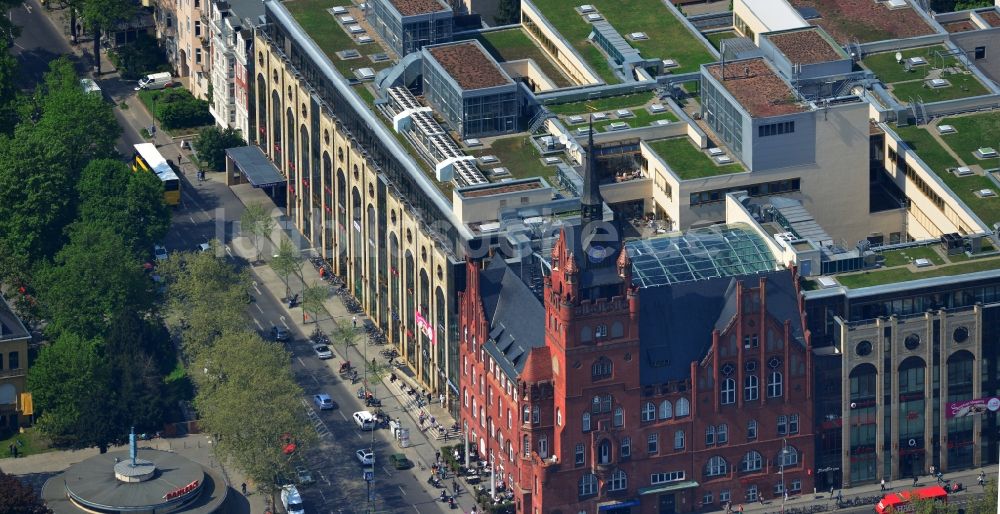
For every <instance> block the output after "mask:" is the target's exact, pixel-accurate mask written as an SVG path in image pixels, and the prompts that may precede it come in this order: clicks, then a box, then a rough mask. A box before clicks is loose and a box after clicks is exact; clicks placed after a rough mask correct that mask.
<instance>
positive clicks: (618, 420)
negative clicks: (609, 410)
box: [613, 407, 625, 427]
mask: <svg viewBox="0 0 1000 514" xmlns="http://www.w3.org/2000/svg"><path fill="white" fill-rule="evenodd" d="M613 422H614V425H615V426H616V427H620V426H622V425H624V424H625V411H624V410H623V409H622V408H621V407H615V417H614V420H613Z"/></svg>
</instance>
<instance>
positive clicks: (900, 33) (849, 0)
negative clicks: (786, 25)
mask: <svg viewBox="0 0 1000 514" xmlns="http://www.w3.org/2000/svg"><path fill="white" fill-rule="evenodd" d="M789 1H790V2H791V4H792V5H793V6H795V7H811V8H813V9H816V11H817V12H819V14H820V18H818V19H814V20H809V23H811V24H813V25H819V26H820V27H823V29H825V30H826V31H827V33H829V34H830V35H831V36H833V39H835V40H836V41H837V42H838V43H840V44H846V43H853V42H855V40H857V41H858V42H860V43H870V42H872V41H884V40H887V39H900V38H908V37H914V36H924V35H927V34H933V33H934V31H933V30H932V29H931V28H930V26H928V25H927V23H926V22H924V19H923V17H921V16H920V14H918V13H917V12H916V11H914V10H913V9H912V8H910V7H908V6H907V7H905V8H901V9H890V8H889V7H888V5H887V4H886V3H885V2H874V1H872V0H789ZM907 5H909V4H907Z"/></svg>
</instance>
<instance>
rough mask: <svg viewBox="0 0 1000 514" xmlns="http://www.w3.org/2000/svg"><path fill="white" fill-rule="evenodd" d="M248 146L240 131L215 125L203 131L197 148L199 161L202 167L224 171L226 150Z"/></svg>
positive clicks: (199, 136)
mask: <svg viewBox="0 0 1000 514" xmlns="http://www.w3.org/2000/svg"><path fill="white" fill-rule="evenodd" d="M246 145H247V143H246V141H244V140H243V138H242V137H240V133H239V131H238V130H236V129H233V128H226V129H220V128H219V127H217V126H215V125H213V126H211V127H206V128H203V129H201V133H200V134H199V135H198V142H197V143H195V148H196V149H197V150H198V159H199V160H200V161H201V165H202V167H205V168H208V169H210V170H213V171H223V170H225V169H226V149H227V148H234V147H238V146H246Z"/></svg>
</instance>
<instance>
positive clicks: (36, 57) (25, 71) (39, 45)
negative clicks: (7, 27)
mask: <svg viewBox="0 0 1000 514" xmlns="http://www.w3.org/2000/svg"><path fill="white" fill-rule="evenodd" d="M8 15H9V16H10V19H11V20H13V22H14V24H16V25H19V26H20V27H21V35H20V36H19V37H18V38H17V39H15V40H14V47H13V48H12V49H11V54H13V55H14V57H15V58H16V59H17V62H18V64H20V76H19V77H18V78H19V81H18V85H19V86H20V87H21V89H34V87H35V85H36V84H37V83H38V82H40V81H41V80H42V75H44V74H45V72H46V71H47V70H48V69H49V62H50V61H52V60H54V59H57V58H59V57H61V56H63V55H69V56H71V57H74V62H76V63H77V70H78V71H82V70H83V68H84V67H85V66H86V64H85V63H83V62H81V60H80V59H79V58H76V56H74V55H73V51H72V48H70V45H69V43H68V42H66V39H65V38H64V37H63V35H62V32H61V30H59V29H57V28H56V26H55V24H54V23H53V22H52V21H51V20H50V19H49V17H48V16H46V15H45V11H44V10H43V9H42V7H41V6H40V5H39V4H38V0H25V1H23V2H22V3H21V5H20V6H17V7H14V8H13V9H11V10H10V12H9V14H8Z"/></svg>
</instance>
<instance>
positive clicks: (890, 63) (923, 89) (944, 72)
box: [861, 45, 989, 103]
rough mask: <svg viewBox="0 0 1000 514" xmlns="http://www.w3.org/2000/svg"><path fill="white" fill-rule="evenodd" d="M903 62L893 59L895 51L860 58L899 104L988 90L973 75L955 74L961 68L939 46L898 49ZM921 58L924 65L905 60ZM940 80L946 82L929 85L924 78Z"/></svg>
mask: <svg viewBox="0 0 1000 514" xmlns="http://www.w3.org/2000/svg"><path fill="white" fill-rule="evenodd" d="M900 53H901V54H902V56H903V63H902V64H901V63H899V62H897V61H896V52H882V53H877V54H870V55H867V56H865V57H864V59H862V60H861V62H862V64H864V65H865V67H866V68H868V69H870V70H871V71H872V72H874V73H875V75H876V76H878V78H879V79H881V80H882V82H884V83H885V84H886V85H887V86H889V91H890V92H891V93H892V94H893V96H895V97H896V99H897V100H899V101H900V102H902V103H909V102H910V100H911V99H912V100H916V99H918V98H919V99H920V100H921V101H923V102H940V101H942V100H951V99H954V98H967V97H972V96H979V95H985V94H987V93H989V91H988V90H987V89H986V86H984V85H983V84H982V83H981V82H979V80H978V79H976V77H975V75H972V74H968V75H967V74H965V73H958V72H962V71H964V70H965V67H964V66H963V65H962V64H961V63H960V62H959V61H958V59H957V58H956V57H954V56H952V55H948V50H947V49H946V48H945V47H944V46H941V45H933V46H925V47H920V48H911V49H909V50H903V51H901V52H900ZM913 58H917V59H923V62H924V63H925V64H919V65H913V64H910V66H909V69H907V63H910V59H913ZM932 79H943V80H946V81H948V82H947V85H945V86H942V87H932V86H931V85H930V84H928V82H927V81H929V80H932Z"/></svg>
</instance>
